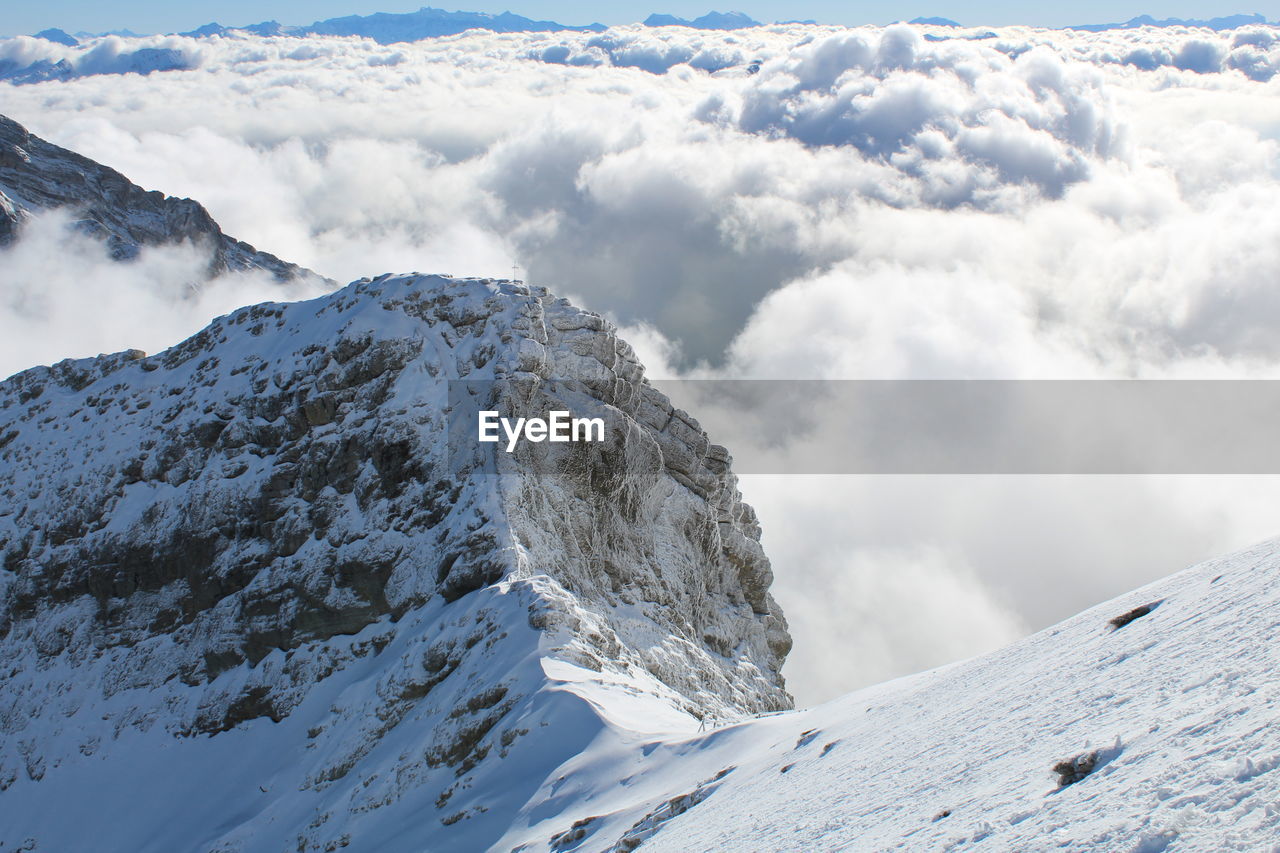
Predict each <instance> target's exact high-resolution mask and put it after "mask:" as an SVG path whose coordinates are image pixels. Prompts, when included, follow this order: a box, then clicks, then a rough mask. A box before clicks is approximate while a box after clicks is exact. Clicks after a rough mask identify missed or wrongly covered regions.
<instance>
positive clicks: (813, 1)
mask: <svg viewBox="0 0 1280 853" xmlns="http://www.w3.org/2000/svg"><path fill="white" fill-rule="evenodd" d="M437 2H439V0H437ZM1240 2H1241V3H1242V4H1243V5H1235V3H1233V2H1232V0H1225V2H1224V0H1079V2H1075V3H1070V4H1065V3H1064V4H1057V3H1054V4H1032V3H1025V2H1015V0H910V2H906V3H904V2H900V0H899V2H889V0H853V1H852V2H847V0H846V2H841V0H800V2H796V0H728V2H724V3H721V2H718V0H696V2H685V0H622V2H612V3H591V2H581V0H511V2H509V3H508V2H486V0H475V2H471V0H459V5H453V4H452V3H447V4H446V3H440V4H439V5H441V6H442V7H443V8H446V9H451V10H452V9H455V8H461V9H465V10H467V11H482V12H502V11H506V10H508V9H509V10H510V11H512V12H516V13H518V14H521V15H525V16H527V17H530V18H541V19H550V20H555V21H559V22H561V23H565V24H585V23H591V22H592V21H600V22H601V23H605V24H621V23H627V22H629V21H637V20H641V19H643V18H644V17H646V16H647V15H648V14H649V13H650V12H669V13H671V14H675V15H681V16H683V17H696V16H697V15H700V14H703V13H704V12H707V11H708V10H709V9H711V8H717V9H719V10H721V11H727V10H729V9H737V10H740V11H742V12H745V13H747V14H748V15H751V16H752V17H754V18H756V19H757V20H761V21H774V20H788V19H795V18H813V19H816V20H817V21H819V22H820V23H832V24H864V23H888V22H889V21H894V20H900V19H910V18H913V17H916V16H917V15H926V16H930V15H938V16H942V17H948V18H953V19H955V20H957V21H959V22H961V23H963V24H972V25H978V24H988V25H996V24H1014V23H1025V24H1037V25H1042V26H1065V25H1068V24H1081V23H1099V22H1109V21H1124V20H1128V19H1129V18H1132V17H1134V16H1135V15H1140V14H1151V15H1155V16H1156V17H1160V18H1165V17H1180V18H1190V17H1195V18H1207V17H1213V16H1216V15H1228V14H1233V13H1236V12H1260V13H1262V14H1263V15H1265V16H1266V17H1267V18H1268V19H1269V20H1273V21H1274V20H1276V19H1278V18H1280V0H1240ZM713 4H715V5H713ZM422 5H424V3H423V2H422V0H191V2H183V3H173V2H171V0H164V2H160V1H159V0H116V2H112V3H102V2H101V0H43V2H39V3H18V2H9V0H6V2H5V6H7V7H8V8H7V9H5V10H4V12H3V14H0V35H16V34H20V33H27V34H29V33H34V32H36V31H38V30H41V29H44V28H46V27H60V28H62V29H64V30H67V31H68V32H76V31H78V30H88V31H100V30H113V29H120V28H128V29H131V30H134V31H136V32H140V33H147V32H174V31H180V30H188V29H194V28H195V27H197V26H200V25H201V24H205V23H208V22H209V21H218V22H219V23H222V24H227V25H244V24H252V23H257V22H259V21H265V20H270V19H275V20H278V21H280V22H282V23H286V24H309V23H312V22H313V21H317V20H322V19H324V18H332V17H336V16H339V15H350V14H369V13H370V12H409V11H413V10H415V9H417V8H419V7H420V6H422Z"/></svg>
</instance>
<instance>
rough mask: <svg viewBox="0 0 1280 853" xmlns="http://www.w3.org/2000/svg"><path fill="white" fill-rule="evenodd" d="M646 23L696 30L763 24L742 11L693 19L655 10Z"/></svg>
mask: <svg viewBox="0 0 1280 853" xmlns="http://www.w3.org/2000/svg"><path fill="white" fill-rule="evenodd" d="M644 25H645V26H646V27H691V28H693V29H695V30H741V29H746V28H748V27H758V26H761V24H760V22H759V21H757V20H754V19H753V18H751V17H750V16H748V15H745V14H743V13H742V12H708V13H707V14H705V15H702V16H701V17H698V18H694V19H693V20H688V19H686V18H678V17H676V16H675V15H666V14H661V13H657V12H655V13H654V14H652V15H650V16H649V17H647V18H645V19H644Z"/></svg>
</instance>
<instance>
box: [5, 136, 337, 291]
mask: <svg viewBox="0 0 1280 853" xmlns="http://www.w3.org/2000/svg"><path fill="white" fill-rule="evenodd" d="M57 208H70V209H71V210H72V211H74V212H75V215H76V216H77V217H78V219H77V221H76V225H77V227H79V228H81V229H82V230H83V231H85V232H86V233H89V234H93V235H96V236H99V237H101V238H102V239H103V240H105V241H107V243H108V245H109V246H110V247H111V253H112V255H113V257H115V258H117V259H118V260H128V259H130V258H133V257H136V256H137V254H138V251H139V250H140V248H141V247H143V246H159V245H165V244H171V243H181V242H184V241H186V242H191V243H194V244H196V245H199V246H201V247H202V248H207V249H208V250H209V251H210V255H211V257H210V263H209V277H210V278H212V277H215V276H217V275H219V274H220V273H223V272H226V271H228V270H231V271H237V270H254V269H261V270H265V271H267V272H269V273H271V274H272V275H273V276H275V278H276V279H277V280H278V281H281V282H287V281H292V280H294V279H301V278H315V279H317V280H320V279H319V277H318V276H316V275H315V273H312V272H310V271H309V270H305V269H303V268H301V267H298V266H295V265H294V264H290V263H287V262H285V261H282V260H280V259H279V258H277V257H276V256H274V255H270V254H267V253H266V252H260V251H258V250H257V249H255V248H254V247H253V246H250V245H249V244H248V243H242V242H240V241H239V240H235V239H233V238H231V237H228V236H227V235H226V234H223V233H222V229H220V228H219V227H218V224H217V223H216V222H214V221H213V218H212V217H210V216H209V213H208V211H206V210H205V209H204V207H202V206H201V205H200V204H199V203H198V202H195V201H192V200H191V199H187V198H173V197H171V196H166V195H164V193H161V192H154V191H153V192H147V191H146V190H144V189H142V188H141V187H139V186H137V185H135V184H133V183H131V182H130V181H129V179H128V178H126V177H125V176H124V175H122V174H120V173H119V172H117V171H115V170H114V169H108V168H107V167H106V166H103V165H101V164H99V163H95V162H94V161H92V160H90V159H88V158H87V157H82V156H81V155H79V154H76V153H75V152H73V151H68V150H67V149H65V148H60V147H58V146H57V145H53V144H52V143H49V142H46V141H45V140H43V139H41V138H40V137H38V136H35V135H33V134H31V133H30V132H29V131H27V129H26V128H24V127H23V126H22V125H20V124H18V123H17V122H15V121H13V120H12V119H9V118H7V117H5V116H2V115H0V246H4V245H5V244H7V243H9V242H11V241H12V240H14V239H17V238H19V237H20V234H21V226H22V222H23V220H24V219H26V218H27V217H29V216H31V215H32V214H35V213H38V212H41V211H45V210H52V209H57ZM194 283H195V282H193V284H194Z"/></svg>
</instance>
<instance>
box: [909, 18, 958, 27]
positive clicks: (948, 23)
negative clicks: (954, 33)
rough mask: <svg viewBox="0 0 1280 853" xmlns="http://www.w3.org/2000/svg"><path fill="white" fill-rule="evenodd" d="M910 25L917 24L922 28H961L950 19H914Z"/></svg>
mask: <svg viewBox="0 0 1280 853" xmlns="http://www.w3.org/2000/svg"><path fill="white" fill-rule="evenodd" d="M907 23H908V24H916V25H917V26H922V27H959V26H962V24H958V23H956V22H955V21H953V20H951V19H950V18H912V19H911V20H910V21H907Z"/></svg>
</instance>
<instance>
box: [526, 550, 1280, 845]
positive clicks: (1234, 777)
mask: <svg viewBox="0 0 1280 853" xmlns="http://www.w3.org/2000/svg"><path fill="white" fill-rule="evenodd" d="M1140 614H1141V615H1140ZM956 618H957V619H963V618H965V614H964V613H957V614H956ZM1117 624H1119V625H1121V627H1116V626H1117ZM1278 630H1280V540H1277V541H1272V542H1267V543H1264V544H1262V545H1259V546H1257V547H1255V548H1253V549H1250V550H1247V551H1243V552H1240V553H1238V554H1234V555H1231V556H1229V557H1225V558H1222V559H1218V560H1213V561H1210V562H1207V563H1204V564H1202V565H1199V566H1196V567H1194V568H1191V569H1188V570H1186V571H1184V572H1181V573H1179V574H1177V575H1174V576H1173V577H1171V578H1168V579H1166V580H1163V581H1160V582H1157V583H1155V584H1152V585H1150V586H1148V587H1146V588H1144V589H1141V590H1138V591H1135V592H1133V593H1131V594H1128V595H1125V596H1122V597H1121V598H1118V599H1116V600H1114V601H1111V602H1108V603H1106V604H1104V605H1100V606H1098V607H1095V608H1093V609H1091V610H1089V611H1087V612H1085V613H1083V614H1081V615H1079V616H1077V617H1075V618H1073V619H1070V620H1067V621H1066V622H1064V623H1062V624H1060V625H1057V626H1055V627H1053V628H1050V629H1048V630H1046V631H1043V632H1041V633H1039V634H1036V635H1035V636H1032V637H1029V638H1027V639H1026V640H1023V641H1021V642H1019V643H1017V644H1015V645H1013V646H1011V647H1009V648H1007V649H1004V650H1002V651H999V652H996V653H994V654H991V655H987V656H985V657H982V658H977V659H974V660H970V661H966V662H963V663H958V664H954V665H951V666H948V667H944V668H941V669H938V670H934V671H932V672H926V673H922V674H920V675H916V676H912V677H908V678H903V679H899V680H897V681H894V682H890V683H887V684H883V685H879V686H876V687H872V688H868V689H865V690H861V691H859V692H856V693H853V694H851V695H849V696H847V697H845V698H842V699H840V700H837V701H835V702H831V703H829V704H827V705H824V706H821V707H818V708H815V709H812V710H807V711H801V712H795V713H786V714H779V715H770V716H765V717H762V718H760V719H756V720H753V721H750V722H746V723H741V724H737V725H732V726H727V727H724V728H721V729H719V730H717V731H715V732H713V733H708V734H701V735H698V736H695V737H693V738H680V737H667V738H653V739H649V740H647V741H645V742H644V743H643V744H640V745H634V746H632V747H631V748H630V749H628V750H624V751H619V750H617V749H615V748H613V746H612V745H611V744H605V745H603V746H601V747H600V748H598V749H597V748H594V747H593V748H592V749H590V750H587V751H586V752H584V753H583V754H582V755H580V756H579V757H577V758H576V759H575V760H574V761H572V762H570V763H569V764H568V765H566V766H565V767H562V768H561V769H560V771H559V772H558V773H557V774H556V777H555V780H554V782H551V783H549V784H546V785H544V787H543V788H542V790H541V791H540V792H539V795H538V796H535V798H534V799H535V801H538V800H539V799H540V797H542V796H545V797H548V798H549V801H551V802H556V801H557V800H556V798H557V797H558V798H560V799H559V801H560V802H565V803H568V804H570V805H569V806H568V807H567V808H566V811H565V812H564V813H563V814H562V815H561V817H560V818H559V824H570V825H571V823H570V822H571V821H573V822H577V823H578V834H579V835H580V840H579V841H578V842H577V843H576V844H575V845H563V846H561V847H558V848H556V847H552V848H551V849H557V850H569V849H573V850H583V851H585V850H629V849H634V846H635V845H636V844H637V843H639V842H643V849H645V850H652V851H681V853H685V851H721V850H735V851H777V850H794V851H810V850H856V851H864V850H987V851H1010V850H1017V851H1039V850H1097V851H1126V853H1130V851H1131V852H1132V853H1152V852H1153V851H1170V852H1171V853H1172V851H1206V853H1208V851H1223V850H1247V851H1272V852H1273V853H1274V851H1277V850H1280V727H1277V726H1276V714H1277V711H1278V710H1280V680H1278V679H1277V678H1276V672H1277V669H1278V668H1280V651H1278V650H1277V648H1276V644H1275V637H1276V634H1277V631H1278ZM856 651H857V650H856V649H842V650H833V654H856ZM1090 768H1092V772H1090V773H1088V774H1087V775H1084V776H1083V778H1075V781H1073V782H1071V783H1070V784H1067V785H1065V786H1064V785H1062V784H1061V783H1062V782H1063V780H1064V775H1063V773H1064V771H1070V772H1068V774H1067V776H1066V778H1067V779H1068V780H1070V779H1072V778H1074V777H1078V776H1079V773H1080V772H1082V771H1085V770H1089V769H1090ZM657 790H662V791H663V796H662V797H661V798H656V797H655V796H654V793H655V791H657ZM527 837H528V836H527V834H526V833H525V832H524V830H523V829H522V828H520V827H517V828H516V829H515V830H513V831H512V832H511V833H510V834H509V835H508V836H507V839H506V841H508V842H517V841H521V840H524V839H526V838H527ZM506 847H507V845H505V844H504V845H503V848H504V849H505V848H506ZM525 849H547V848H546V847H545V846H543V845H534V846H532V847H529V848H525Z"/></svg>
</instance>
